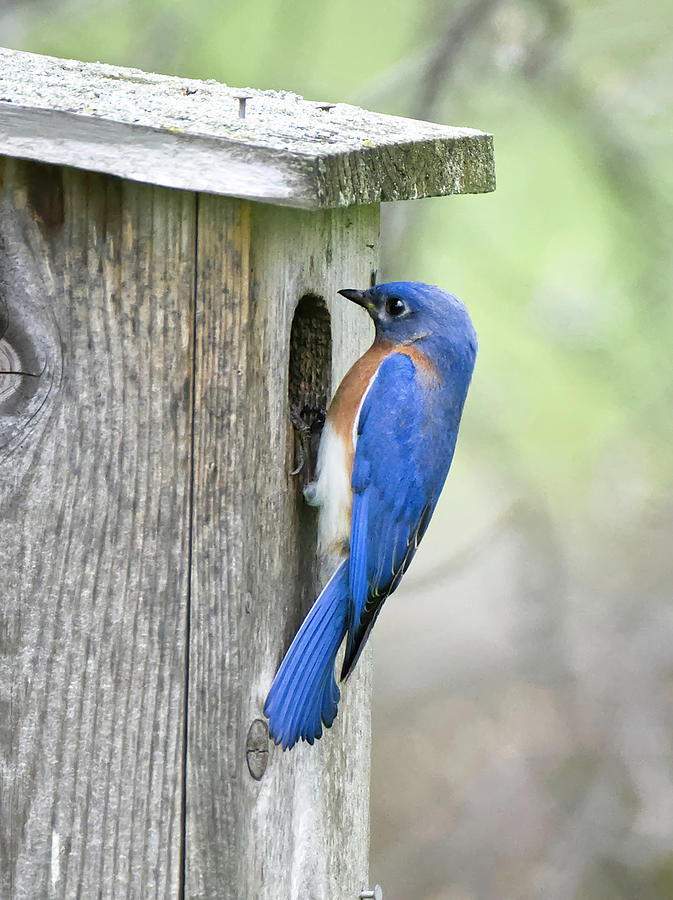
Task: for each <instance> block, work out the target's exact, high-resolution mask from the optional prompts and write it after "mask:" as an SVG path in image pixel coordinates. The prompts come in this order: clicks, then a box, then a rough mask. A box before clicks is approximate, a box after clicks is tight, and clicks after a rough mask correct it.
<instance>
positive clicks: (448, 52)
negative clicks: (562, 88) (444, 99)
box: [413, 0, 500, 119]
mask: <svg viewBox="0 0 673 900" xmlns="http://www.w3.org/2000/svg"><path fill="white" fill-rule="evenodd" d="M499 4H500V0H472V2H471V3H466V4H465V6H463V7H462V8H461V9H460V10H459V12H458V14H457V15H456V14H454V13H453V10H452V11H451V12H450V13H449V15H448V16H447V21H446V23H445V26H444V30H443V34H442V35H441V37H440V38H439V41H438V42H437V45H436V48H435V50H434V52H433V53H432V55H431V57H430V60H429V62H428V63H427V64H426V69H425V73H424V77H423V81H422V85H421V91H420V94H419V96H418V99H417V101H416V102H415V103H414V110H413V111H414V115H415V116H417V117H418V118H419V119H431V118H432V117H433V113H434V110H435V108H436V106H437V102H438V100H439V97H440V95H441V92H442V89H443V88H444V87H445V85H446V82H447V80H448V78H449V76H450V74H451V72H452V71H453V69H454V68H455V67H456V64H457V62H458V59H459V56H460V53H461V51H463V50H464V49H465V47H466V46H467V44H468V42H469V40H470V38H471V37H472V36H473V35H474V34H475V33H476V32H477V30H478V29H479V28H480V27H481V25H482V24H483V22H484V21H485V20H486V19H487V17H488V16H489V15H490V14H491V13H492V11H493V10H494V9H495V8H496V7H497V6H498V5H499Z"/></svg>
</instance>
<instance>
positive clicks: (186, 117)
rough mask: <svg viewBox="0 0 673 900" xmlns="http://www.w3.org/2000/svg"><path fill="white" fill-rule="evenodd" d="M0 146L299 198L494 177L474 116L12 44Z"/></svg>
mask: <svg viewBox="0 0 673 900" xmlns="http://www.w3.org/2000/svg"><path fill="white" fill-rule="evenodd" d="M242 93H244V94H245V95H247V96H248V97H249V99H248V100H247V101H246V115H245V118H244V119H241V118H239V100H238V97H239V96H240V95H241V94H242ZM0 153H6V154H8V155H11V156H15V157H22V158H27V159H34V160H39V161H42V162H51V163H59V164H62V165H69V166H76V167H78V168H82V169H88V170H92V171H97V172H106V173H108V174H111V175H118V176H121V177H124V178H129V179H133V180H137V181H146V182H149V183H152V184H160V185H165V186H167V187H174V188H182V189H188V190H193V191H207V192H212V193H216V194H224V195H227V196H234V197H244V198H248V199H251V200H262V201H266V202H273V203H275V204H279V205H284V206H294V207H299V208H302V209H321V208H331V207H335V206H350V205H353V204H371V203H378V202H379V201H381V200H404V199H416V198H418V197H434V196H442V195H446V194H459V193H477V192H482V191H492V190H493V189H494V187H495V175H494V163H493V139H492V137H491V135H489V134H485V133H483V132H481V131H476V130H474V129H471V128H453V127H449V126H446V125H437V124H434V123H431V122H420V121H417V120H414V119H406V118H401V117H399V116H386V115H381V114H379V113H373V112H368V111H366V110H363V109H359V108H358V107H356V106H350V105H348V104H345V103H337V104H333V105H332V107H331V108H329V109H325V108H324V106H323V105H322V104H319V103H311V102H308V101H305V100H303V98H302V97H299V96H298V95H297V94H293V93H291V92H288V91H258V90H254V89H251V88H246V89H245V91H244V92H242V91H241V90H240V89H238V88H232V87H228V86H227V85H223V84H217V83H216V82H214V81H196V80H192V79H186V78H177V77H171V76H166V75H154V74H151V73H147V72H141V71H139V70H137V69H124V68H119V67H118V66H110V65H104V64H101V63H82V62H77V61H75V60H63V59H54V58H53V57H48V56H37V55H35V54H32V53H23V52H20V51H17V50H3V49H2V48H0Z"/></svg>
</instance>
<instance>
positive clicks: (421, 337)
mask: <svg viewBox="0 0 673 900" xmlns="http://www.w3.org/2000/svg"><path fill="white" fill-rule="evenodd" d="M339 293H340V294H342V295H343V296H344V297H346V298H347V299H348V300H352V301H353V302H354V303H357V304H358V305H359V306H362V307H364V309H366V310H367V312H368V313H369V315H370V316H371V317H372V320H373V322H374V326H375V328H376V337H377V340H380V341H386V342H388V341H389V342H391V343H393V344H411V343H416V342H419V343H420V345H421V347H422V348H423V349H424V350H426V351H429V352H430V353H431V354H432V355H440V356H443V355H445V354H447V353H448V354H449V356H455V355H456V354H457V355H459V356H460V357H461V358H463V359H464V361H465V362H466V363H468V365H469V361H470V360H471V362H472V365H474V358H475V355H476V352H477V335H476V333H475V330H474V328H473V326H472V322H471V321H470V316H469V314H468V312H467V309H466V308H465V306H464V304H463V303H461V302H460V300H459V299H458V298H457V297H454V296H453V294H449V293H448V292H447V291H443V290H442V289H441V288H438V287H436V286H435V285H432V284H423V283H422V282H420V281H396V282H392V283H390V284H377V285H375V286H374V287H371V288H369V290H366V291H353V290H345V291H339ZM433 351H434V353H433Z"/></svg>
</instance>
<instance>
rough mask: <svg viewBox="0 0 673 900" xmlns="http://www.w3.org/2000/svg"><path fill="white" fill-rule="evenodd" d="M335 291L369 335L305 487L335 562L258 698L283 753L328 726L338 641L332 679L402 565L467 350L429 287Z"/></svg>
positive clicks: (469, 333)
mask: <svg viewBox="0 0 673 900" xmlns="http://www.w3.org/2000/svg"><path fill="white" fill-rule="evenodd" d="M339 293H340V294H342V295H343V296H344V297H346V298H347V299H348V300H352V301H353V302H354V303H357V304H358V305H359V306H362V307H364V308H365V309H366V310H367V311H368V312H369V314H370V316H371V317H372V319H373V320H374V326H375V329H376V337H375V339H374V343H373V344H372V346H371V347H370V348H369V350H367V352H366V353H365V354H364V355H363V356H362V357H361V358H360V359H359V360H358V361H357V362H356V363H355V364H354V365H353V367H352V368H351V369H350V371H349V372H348V373H347V375H346V376H345V378H344V379H343V381H342V382H341V384H340V385H339V388H338V390H337V392H336V394H335V395H334V399H333V400H332V402H331V404H330V407H329V409H328V411H327V417H326V420H325V426H324V429H323V432H322V435H321V438H320V447H319V450H318V464H317V469H316V472H317V478H316V481H315V482H313V483H312V484H310V485H307V487H306V489H305V491H304V493H305V497H306V499H307V501H308V502H309V503H311V504H314V505H317V506H319V507H320V516H319V520H318V548H319V552H320V553H321V555H325V554H326V555H329V557H330V558H333V557H336V558H337V559H340V560H341V561H340V562H339V563H338V565H337V567H336V570H335V572H334V574H333V575H332V577H331V578H330V579H329V581H328V582H327V584H326V586H325V587H324V588H323V590H322V592H321V593H320V595H319V597H318V598H317V600H316V601H315V602H314V604H313V606H312V607H311V609H310V610H309V613H308V615H307V616H306V618H305V620H304V622H303V624H302V626H301V628H300V629H299V631H298V632H297V635H296V637H295V639H294V641H293V642H292V644H291V646H290V649H289V650H288V651H287V653H286V654H285V658H284V659H283V661H282V663H281V665H280V668H279V669H278V672H277V673H276V677H275V678H274V681H273V684H272V685H271V690H270V691H269V695H268V697H267V699H266V703H265V705H264V714H265V715H266V717H267V718H268V720H269V732H270V734H271V737H272V738H273V740H274V741H275V742H276V743H277V744H282V746H283V749H284V750H285V749H288V748H290V747H293V746H294V744H296V742H297V741H298V740H300V739H301V740H304V741H308V742H309V744H312V743H313V741H314V740H316V739H317V738H319V737H320V736H321V735H322V729H323V725H324V726H325V727H327V728H329V727H330V725H331V724H332V722H333V721H334V719H335V717H336V714H337V705H338V702H339V698H340V692H339V687H338V686H337V683H336V681H335V678H334V666H335V662H336V657H337V653H338V651H339V648H340V646H341V644H342V642H343V639H344V637H346V651H345V655H344V660H343V665H342V669H341V681H343V680H345V679H346V678H348V676H349V675H350V674H351V672H352V671H353V668H354V667H355V664H356V663H357V661H358V657H359V656H360V653H361V652H362V648H363V647H364V645H365V643H366V641H367V638H368V637H369V634H370V632H371V630H372V628H373V626H374V623H375V622H376V619H377V617H378V615H379V613H380V612H381V607H382V606H383V604H384V602H385V600H386V599H387V597H389V596H390V594H392V593H393V591H394V590H395V589H396V588H397V586H398V585H399V583H400V579H401V578H402V576H403V575H404V573H405V572H406V570H407V568H408V567H409V563H410V562H411V560H412V558H413V556H414V553H415V552H416V548H417V547H418V545H419V543H420V541H421V538H422V537H423V534H424V533H425V529H426V528H427V526H428V522H429V521H430V517H431V516H432V513H433V510H434V508H435V505H436V503H437V500H438V498H439V494H440V492H441V490H442V486H443V485H444V480H445V479H446V475H447V473H448V471H449V466H450V465H451V460H452V458H453V452H454V449H455V446H456V438H457V436H458V426H459V424H460V417H461V414H462V411H463V404H464V403H465V397H466V395H467V389H468V387H469V384H470V379H471V377H472V370H473V369H474V361H475V357H476V353H477V336H476V333H475V331H474V328H473V327H472V322H471V321H470V317H469V315H468V312H467V310H466V309H465V306H464V305H463V304H462V303H461V302H460V300H458V299H457V298H456V297H454V296H453V295H452V294H449V293H447V292H446V291H443V290H441V289H440V288H438V287H434V286H432V285H428V284H422V283H420V282H398V283H393V284H379V285H377V286H375V287H372V288H370V289H369V290H365V291H357V290H343V291H339Z"/></svg>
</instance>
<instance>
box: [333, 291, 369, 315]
mask: <svg viewBox="0 0 673 900" xmlns="http://www.w3.org/2000/svg"><path fill="white" fill-rule="evenodd" d="M338 293H339V294H341V296H342V297H345V298H346V300H352V301H353V303H357V305H358V306H362V307H363V308H364V309H366V310H367V311H368V312H371V311H372V310H373V309H374V308H375V306H374V303H373V302H372V298H371V295H370V293H369V291H353V290H350V289H348V288H347V289H345V290H343V291H338Z"/></svg>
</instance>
